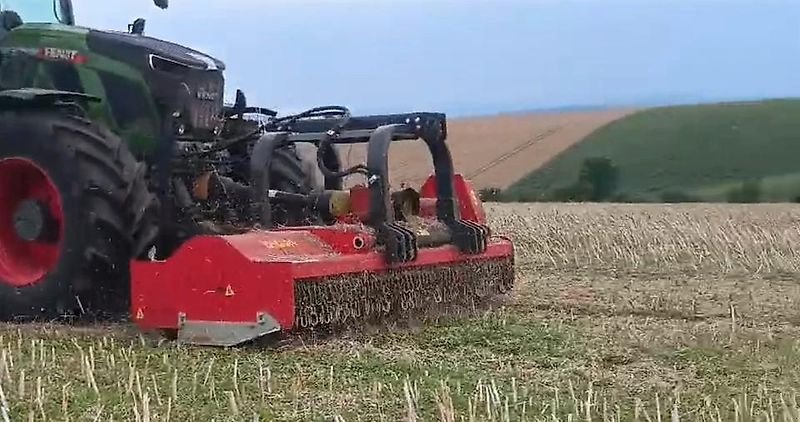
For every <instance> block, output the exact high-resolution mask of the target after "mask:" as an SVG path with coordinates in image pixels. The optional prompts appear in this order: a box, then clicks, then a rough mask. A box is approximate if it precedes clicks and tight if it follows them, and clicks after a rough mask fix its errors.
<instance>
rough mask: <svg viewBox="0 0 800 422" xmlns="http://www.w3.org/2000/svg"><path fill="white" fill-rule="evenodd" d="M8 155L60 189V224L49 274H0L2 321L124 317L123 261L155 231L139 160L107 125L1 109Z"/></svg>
mask: <svg viewBox="0 0 800 422" xmlns="http://www.w3.org/2000/svg"><path fill="white" fill-rule="evenodd" d="M11 157H22V158H25V159H27V160H30V161H32V162H34V163H36V165H38V166H39V167H40V168H41V169H42V170H43V171H45V172H46V173H47V175H48V176H49V178H50V180H52V182H53V184H54V185H55V186H56V188H57V190H58V192H59V193H60V196H61V204H62V209H63V211H62V213H63V222H64V223H63V235H62V237H61V242H62V243H61V248H60V256H59V257H58V260H57V262H56V263H55V266H53V268H52V270H51V271H50V272H49V273H47V274H46V275H45V276H44V277H43V278H42V279H40V280H39V281H38V282H36V283H35V284H32V285H28V286H19V285H13V284H12V283H10V282H9V281H8V280H4V279H2V278H0V318H1V319H3V320H10V319H14V320H19V319H22V320H53V319H60V318H61V317H65V316H68V317H79V318H81V319H84V318H86V317H90V318H91V319H96V318H109V317H120V316H125V315H126V314H127V312H128V306H129V303H130V276H129V262H130V260H131V259H132V258H134V257H138V256H142V255H144V254H146V252H147V248H148V247H149V245H150V244H151V242H152V241H154V239H155V236H156V231H157V226H156V220H155V218H157V215H158V214H157V212H156V209H157V202H156V199H155V196H154V195H152V194H151V193H150V192H149V191H148V188H147V184H146V180H145V177H146V175H145V172H146V170H145V167H144V165H142V164H140V163H138V162H137V161H136V159H135V158H134V157H133V155H132V154H131V153H130V152H129V151H128V149H127V147H126V145H125V144H124V143H123V142H122V140H121V139H120V138H119V137H117V136H116V135H114V134H113V133H112V132H110V131H109V130H107V129H105V128H103V127H101V126H99V125H96V124H94V123H92V122H90V121H88V120H86V119H83V118H79V117H75V116H69V115H66V114H62V113H58V112H55V111H16V112H4V113H2V114H0V160H3V159H6V158H11Z"/></svg>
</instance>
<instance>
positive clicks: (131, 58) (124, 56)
mask: <svg viewBox="0 0 800 422" xmlns="http://www.w3.org/2000/svg"><path fill="white" fill-rule="evenodd" d="M87 43H88V45H89V49H90V50H91V51H92V52H94V53H98V54H100V55H103V56H106V57H109V58H112V59H115V60H119V61H123V62H126V63H129V64H133V65H134V66H136V65H137V64H139V65H140V66H146V67H152V56H155V57H157V58H160V59H166V60H168V61H174V62H178V63H181V64H183V65H186V66H189V67H192V68H196V69H203V70H224V69H225V64H224V63H223V62H222V61H220V60H217V59H215V58H213V57H210V56H208V55H207V54H204V53H201V52H199V51H197V50H193V49H191V48H188V47H184V46H182V45H179V44H175V43H171V42H168V41H164V40H160V39H157V38H152V37H147V36H144V35H134V34H129V33H126V32H117V31H98V30H90V31H89V33H88V34H87ZM136 67H139V66H136Z"/></svg>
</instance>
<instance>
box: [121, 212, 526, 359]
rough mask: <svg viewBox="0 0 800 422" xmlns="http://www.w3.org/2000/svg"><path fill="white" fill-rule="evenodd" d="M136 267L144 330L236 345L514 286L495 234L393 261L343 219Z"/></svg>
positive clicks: (136, 305)
mask: <svg viewBox="0 0 800 422" xmlns="http://www.w3.org/2000/svg"><path fill="white" fill-rule="evenodd" d="M131 271H132V303H131V312H132V316H133V318H134V321H135V323H136V324H137V325H138V326H139V328H140V329H142V330H165V331H173V332H177V337H178V340H179V341H180V342H183V343H190V344H198V345H212V346H233V345H237V344H240V343H243V342H246V341H249V340H252V339H256V338H259V337H261V336H264V335H266V334H269V333H273V332H277V331H281V330H283V331H292V330H295V329H303V328H313V327H317V326H324V325H339V324H358V323H359V322H361V321H376V320H382V319H384V318H389V317H392V316H397V315H400V316H403V315H409V314H419V313H425V312H433V309H432V308H435V307H437V306H440V305H445V304H464V305H467V306H470V305H471V304H475V303H476V302H480V301H482V300H483V299H485V298H488V297H491V296H494V295H497V294H502V293H505V292H507V291H509V290H510V289H511V288H512V286H513V282H514V250H513V246H512V244H511V242H510V241H508V240H505V239H498V238H492V239H491V240H490V241H489V244H488V248H487V249H486V251H485V252H484V253H482V254H478V255H471V254H464V253H461V252H460V251H459V250H458V249H457V248H456V247H455V246H452V245H445V246H439V247H432V248H421V249H420V250H419V254H418V256H417V258H416V259H415V260H414V261H412V262H408V263H401V264H395V265H391V266H390V265H387V263H386V260H385V258H384V256H383V254H382V253H381V251H380V250H379V249H377V248H375V238H374V236H373V234H372V231H371V230H370V229H368V228H366V227H364V226H361V225H336V226H321V227H303V228H294V229H286V230H276V231H253V232H250V233H246V234H241V235H233V236H199V237H196V238H193V239H191V240H190V241H188V242H187V243H186V244H184V245H183V247H181V248H180V249H179V250H178V251H177V252H176V253H175V254H174V255H173V256H172V257H170V258H169V259H168V260H166V261H149V262H146V261H137V262H133V263H132V269H131Z"/></svg>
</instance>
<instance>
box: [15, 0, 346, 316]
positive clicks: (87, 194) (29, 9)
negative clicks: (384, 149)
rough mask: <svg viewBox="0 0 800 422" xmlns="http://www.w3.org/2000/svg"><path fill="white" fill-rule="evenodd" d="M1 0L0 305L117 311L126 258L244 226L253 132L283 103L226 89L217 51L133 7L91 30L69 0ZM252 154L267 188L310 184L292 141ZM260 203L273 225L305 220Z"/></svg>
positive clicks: (124, 293) (123, 298)
mask: <svg viewBox="0 0 800 422" xmlns="http://www.w3.org/2000/svg"><path fill="white" fill-rule="evenodd" d="M155 3H156V5H158V6H160V7H162V8H166V7H167V2H166V0H156V1H155ZM0 5H2V6H0V7H2V11H0V89H2V91H1V92H0V319H3V320H8V319H17V318H22V319H26V320H27V319H31V318H34V319H41V318H48V319H51V318H59V317H63V316H75V315H87V314H90V315H95V316H103V315H117V314H118V313H120V312H125V311H127V306H128V301H129V297H128V296H129V292H128V289H129V283H130V281H129V277H128V274H129V262H130V260H131V259H158V258H160V257H165V256H169V254H170V253H171V252H172V251H174V250H175V248H177V247H178V246H179V245H180V244H181V243H182V242H183V241H184V240H185V239H188V238H190V237H192V236H195V235H198V234H209V233H212V234H219V233H235V232H237V231H242V230H246V229H247V228H249V227H252V226H253V224H251V221H245V220H246V218H245V217H246V216H248V215H250V213H249V212H248V209H247V207H248V206H249V204H250V203H251V202H252V201H248V199H249V191H248V190H247V189H246V187H247V184H246V182H247V181H248V180H249V179H250V177H251V171H250V170H251V169H250V166H251V162H250V160H249V158H250V154H251V152H252V148H253V145H254V143H255V142H256V141H257V140H258V139H259V137H260V136H262V134H263V132H264V127H265V124H264V119H265V118H266V119H267V120H268V121H269V122H270V124H272V126H273V127H277V126H280V124H281V122H284V123H285V122H287V121H291V118H284V119H283V120H281V119H277V118H276V116H277V114H276V113H275V112H273V111H271V110H267V109H261V108H256V107H247V105H246V100H245V99H244V95H243V94H242V93H241V92H239V91H237V103H236V104H233V105H226V104H224V103H223V89H224V79H223V70H224V64H223V63H222V62H220V61H219V60H216V59H214V58H212V57H209V56H207V55H205V54H203V53H200V52H198V51H195V50H192V49H189V48H186V47H183V46H180V45H176V44H173V43H169V42H166V41H162V40H158V39H154V38H151V37H147V36H144V35H143V29H144V21H143V20H141V19H139V20H137V21H135V22H134V24H132V25H131V26H130V27H129V28H128V31H127V32H115V31H99V30H94V29H86V28H82V27H78V26H76V25H75V19H74V14H73V8H72V3H71V1H70V0H4V1H1V2H0ZM337 110H339V109H337ZM313 114H314V113H313V112H312V113H307V116H308V115H313ZM322 115H325V116H330V110H327V114H326V112H325V110H324V109H323V112H322ZM245 116H256V117H257V118H255V119H252V118H245ZM295 117H296V116H295ZM259 118H260V119H259ZM326 154H327V155H326ZM322 155H323V156H324V159H325V160H328V162H329V163H333V164H332V165H336V157H335V154H333V150H332V149H331V148H327V149H326V150H325V151H324V153H323V154H322ZM331 160H333V161H331ZM314 162H315V161H314ZM264 165H265V166H267V167H266V169H267V170H268V172H269V180H270V187H273V188H275V189H280V190H281V191H284V192H291V193H297V194H307V193H309V192H311V190H312V189H313V188H315V187H316V188H319V186H314V180H315V179H314V178H312V177H311V175H310V174H309V171H308V168H309V166H308V162H304V161H303V160H302V159H301V157H300V156H299V154H298V152H297V150H296V148H295V147H294V145H286V146H283V147H280V148H278V149H276V150H275V151H274V154H273V155H272V157H271V160H270V162H269V163H264ZM318 179H319V178H317V179H316V180H318ZM223 196H224V197H223ZM271 208H272V209H271V218H272V220H273V221H274V222H275V224H283V225H293V224H295V225H296V224H305V223H309V222H313V219H309V218H299V217H297V215H300V212H299V211H300V210H298V209H296V208H302V206H294V207H293V206H291V205H280V206H278V205H271ZM300 220H302V221H300ZM237 221H238V222H239V224H237ZM126 280H127V281H126Z"/></svg>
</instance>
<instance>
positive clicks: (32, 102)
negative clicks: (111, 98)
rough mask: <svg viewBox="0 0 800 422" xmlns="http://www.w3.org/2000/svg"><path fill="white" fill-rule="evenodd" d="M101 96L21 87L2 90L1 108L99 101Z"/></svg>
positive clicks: (10, 108)
mask: <svg viewBox="0 0 800 422" xmlns="http://www.w3.org/2000/svg"><path fill="white" fill-rule="evenodd" d="M99 101H100V98H99V97H96V96H94V95H88V94H84V93H81V92H71V91H61V90H57V89H42V88H20V89H8V90H2V91H0V110H17V109H19V108H21V107H25V106H28V107H30V106H34V107H49V106H53V105H56V104H58V103H59V102H82V103H89V102H99Z"/></svg>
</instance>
